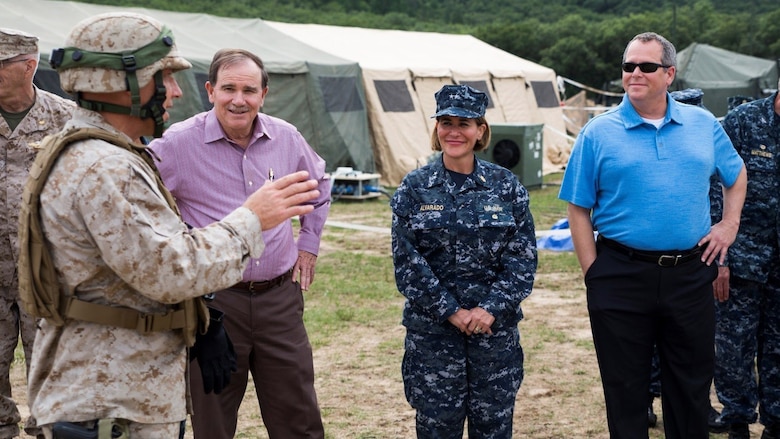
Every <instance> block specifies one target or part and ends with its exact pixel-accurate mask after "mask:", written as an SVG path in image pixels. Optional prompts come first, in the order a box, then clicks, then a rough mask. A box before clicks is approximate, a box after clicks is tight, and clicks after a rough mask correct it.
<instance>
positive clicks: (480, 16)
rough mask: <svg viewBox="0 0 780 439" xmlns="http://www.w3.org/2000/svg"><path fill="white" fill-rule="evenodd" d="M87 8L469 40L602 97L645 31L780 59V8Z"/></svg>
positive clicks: (585, 3)
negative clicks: (445, 35) (460, 36)
mask: <svg viewBox="0 0 780 439" xmlns="http://www.w3.org/2000/svg"><path fill="white" fill-rule="evenodd" d="M84 1H85V2H88V3H102V4H111V5H117V6H136V7H146V8H152V9H164V10H173V11H187V12H202V13H208V14H214V15H220V16H230V17H242V18H247V17H256V18H262V19H265V20H272V21H283V22H293V23H320V24H328V25H339V26H359V27H367V28H377V29H401V30H414V31H435V32H446V33H468V34H471V35H474V36H475V37H477V38H479V39H481V40H483V41H485V42H487V43H489V44H492V45H494V46H496V47H499V48H501V49H503V50H505V51H507V52H510V53H513V54H515V55H517V56H520V57H523V58H526V59H529V60H531V61H534V62H538V63H540V64H543V65H546V66H548V67H551V68H552V69H554V70H555V71H556V72H557V73H558V74H559V75H561V76H564V77H567V78H571V79H573V80H575V81H578V82H581V83H584V84H586V85H589V86H592V87H596V88H602V87H604V84H605V83H607V82H609V81H611V80H613V79H615V78H619V77H620V69H619V64H620V60H621V57H622V54H623V49H624V48H625V45H626V43H627V42H628V41H629V40H630V39H631V38H632V37H633V36H634V35H636V34H638V33H640V32H645V31H654V32H658V33H660V34H662V35H664V36H666V37H667V38H669V40H670V41H672V42H673V43H674V44H675V46H676V47H677V49H678V50H682V49H684V48H685V47H687V46H688V45H690V44H691V43H694V42H697V43H704V44H710V45H713V46H716V47H721V48H723V49H727V50H732V51H735V52H740V53H744V54H748V55H752V56H757V57H761V58H766V59H778V58H780V6H778V2H777V0H751V1H748V2H735V1H733V0H645V1H642V2H637V1H635V0H492V1H489V2H474V1H466V0H451V1H449V2H446V3H442V2H440V1H434V0H291V1H283V0H222V1H219V2H214V1H208V0H84ZM207 32H208V30H206V29H204V33H207Z"/></svg>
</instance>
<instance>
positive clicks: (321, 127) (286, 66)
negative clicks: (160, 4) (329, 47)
mask: <svg viewBox="0 0 780 439" xmlns="http://www.w3.org/2000/svg"><path fill="white" fill-rule="evenodd" d="M116 11H130V12H138V13H142V14H146V15H149V16H151V17H154V18H156V19H158V20H160V21H162V22H163V23H165V24H166V25H168V27H170V28H171V29H172V30H173V32H174V36H175V38H176V43H177V45H178V47H179V51H180V52H181V54H182V56H184V57H185V58H187V59H188V60H189V61H190V62H191V63H192V65H193V68H192V69H189V70H186V71H183V72H180V73H178V74H177V75H178V80H179V83H180V86H181V87H182V90H183V92H184V97H183V98H182V99H179V100H178V101H177V102H176V104H175V105H174V108H173V110H172V111H171V116H172V117H171V120H172V121H178V120H182V119H184V118H186V117H189V116H191V115H193V114H196V113H198V112H201V111H204V110H206V109H209V108H210V107H211V105H210V103H209V102H208V98H207V96H206V95H205V90H204V88H203V84H204V83H205V81H206V80H207V77H208V66H209V64H210V62H211V58H212V57H213V55H214V53H215V52H216V51H217V50H219V49H222V48H228V47H230V48H242V49H247V50H250V51H252V52H253V53H255V54H257V55H259V56H260V57H261V58H262V59H263V62H264V63H265V66H266V71H267V72H268V74H269V76H270V80H269V88H270V90H269V92H268V95H267V97H266V99H265V105H264V107H263V112H265V113H267V114H270V115H273V116H277V117H280V118H282V119H285V120H287V121H289V122H291V123H292V124H294V125H295V126H296V127H297V128H298V129H299V130H300V132H301V134H303V136H304V137H305V138H306V140H307V141H308V142H309V144H311V146H312V147H313V148H314V149H315V150H316V151H317V152H318V153H319V154H320V155H321V156H322V157H323V158H324V159H325V160H326V161H327V169H328V170H329V171H333V170H335V169H336V168H337V167H342V166H345V167H352V168H354V169H358V170H361V171H367V172H373V171H374V169H375V168H374V157H373V150H372V148H371V143H370V138H369V131H368V117H367V114H366V104H365V102H366V98H365V91H364V88H363V81H362V73H361V69H360V66H359V65H358V63H357V62H355V61H351V60H346V59H343V58H340V57H338V56H335V55H332V54H330V53H327V52H324V51H322V50H319V49H316V48H314V47H312V46H310V45H307V44H304V43H302V42H300V41H298V40H296V39H294V38H292V37H289V36H287V35H285V34H284V33H282V32H281V31H279V30H276V29H274V28H273V27H271V26H269V25H267V24H266V23H265V22H264V21H263V20H261V19H238V18H224V17H217V16H213V15H208V14H194V13H182V12H171V11H160V10H153V9H144V8H129V7H117V6H105V5H94V4H87V3H77V2H67V1H50V0H25V1H3V2H0V27H7V28H14V29H19V30H23V31H25V32H29V33H31V34H33V35H36V36H38V37H39V38H40V42H39V46H40V51H41V58H42V62H41V63H40V67H39V72H38V74H37V75H36V84H38V85H39V87H41V88H43V89H48V90H50V91H55V92H59V93H60V94H64V93H63V92H62V91H61V90H60V89H59V79H58V77H57V75H56V73H55V72H53V71H52V70H51V69H49V68H48V62H46V60H48V54H49V53H51V50H52V49H54V48H57V47H62V46H63V45H64V43H65V38H66V36H67V35H68V32H69V31H70V29H71V28H72V27H73V26H74V25H75V24H76V23H78V22H79V21H81V20H82V19H84V18H87V17H89V16H92V15H95V14H99V13H104V12H116Z"/></svg>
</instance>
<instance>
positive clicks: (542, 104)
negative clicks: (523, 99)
mask: <svg viewBox="0 0 780 439" xmlns="http://www.w3.org/2000/svg"><path fill="white" fill-rule="evenodd" d="M531 88H533V89H534V96H536V105H537V106H538V107H539V108H555V107H558V106H560V105H561V104H560V103H559V102H558V95H557V93H556V92H555V87H553V84H552V82H550V81H531Z"/></svg>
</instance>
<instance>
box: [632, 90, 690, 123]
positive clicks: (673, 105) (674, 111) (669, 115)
mask: <svg viewBox="0 0 780 439" xmlns="http://www.w3.org/2000/svg"><path fill="white" fill-rule="evenodd" d="M618 111H620V114H621V116H622V118H623V123H624V124H625V126H626V129H631V128H636V127H638V126H640V125H642V124H643V123H645V121H644V120H643V119H642V116H640V115H639V113H637V111H636V109H635V108H634V106H633V105H631V101H630V100H629V99H628V94H624V95H623V101H622V102H621V103H620V106H619V107H618ZM670 122H674V123H676V124H678V125H682V124H683V123H682V117H681V113H680V104H679V103H678V102H677V101H675V100H674V98H672V96H671V95H670V94H669V92H666V114H665V115H664V121H663V123H662V124H661V126H663V125H666V124H667V123H670Z"/></svg>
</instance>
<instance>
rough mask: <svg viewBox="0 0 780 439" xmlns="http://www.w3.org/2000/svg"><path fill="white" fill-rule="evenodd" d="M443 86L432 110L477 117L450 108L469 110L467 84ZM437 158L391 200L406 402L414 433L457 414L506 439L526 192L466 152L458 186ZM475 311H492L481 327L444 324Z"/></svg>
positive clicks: (452, 429)
mask: <svg viewBox="0 0 780 439" xmlns="http://www.w3.org/2000/svg"><path fill="white" fill-rule="evenodd" d="M447 87H453V88H452V89H447V90H445V89H446V88H447ZM445 89H443V90H442V91H440V92H439V93H437V106H438V109H439V110H440V111H439V112H438V113H437V115H439V114H440V113H442V112H444V114H445V115H453V114H452V113H447V112H446V108H448V106H450V105H451V106H455V107H456V111H454V113H455V114H454V115H455V116H459V117H470V118H476V117H477V116H475V115H474V114H473V113H468V112H466V113H463V112H459V111H457V110H462V108H459V106H461V107H462V106H465V107H466V108H467V109H468V108H469V107H470V104H469V102H468V101H467V99H468V98H469V96H470V95H472V94H474V92H475V90H473V89H471V88H470V87H467V86H445ZM448 93H452V94H451V95H450V96H451V97H453V98H454V100H455V102H449V101H447V99H446V97H445V96H444V95H446V94H448ZM480 93H481V92H480ZM481 95H482V96H481V97H484V96H485V95H484V94H483V93H482V94H481ZM484 99H486V98H484ZM464 100H465V101H466V102H465V103H464V102H463V101H464ZM479 100H480V99H479V97H478V101H479ZM442 108H444V109H445V110H441V109H442ZM481 109H482V114H484V108H481ZM464 114H465V116H463V115H464ZM476 114H479V111H477V112H476ZM460 120H461V121H462V120H463V119H460ZM481 120H484V119H481ZM439 123H441V122H437V127H438V126H439ZM455 125H457V122H455ZM437 129H439V130H440V129H441V128H437ZM435 136H436V132H435V133H434V137H435ZM485 143H486V142H485ZM434 145H435V143H434ZM478 147H479V146H478ZM484 147H486V146H482V148H484ZM434 149H435V146H434ZM445 156H446V150H445V154H444V155H443V156H442V158H441V159H437V160H435V161H434V162H433V163H431V164H429V165H427V166H425V167H423V168H420V169H417V170H415V171H412V172H411V173H409V174H408V175H407V176H406V177H405V178H404V179H403V181H402V182H401V185H400V186H399V187H398V190H397V191H396V192H395V194H394V196H393V198H392V201H391V207H392V212H393V223H392V234H393V243H392V248H393V261H394V263H395V277H396V283H397V286H398V289H399V291H400V292H401V293H402V294H403V295H404V296H405V297H406V299H407V300H406V304H405V306H404V310H403V324H404V326H406V329H407V335H406V340H405V343H404V347H405V350H406V351H405V355H404V359H403V363H402V375H403V380H404V387H405V393H406V398H407V400H408V401H409V403H410V404H411V406H412V407H414V408H415V409H416V410H417V415H416V424H417V435H418V437H420V438H455V437H458V438H459V437H461V436H462V434H463V425H464V420H465V419H468V426H469V437H470V438H472V439H479V438H483V439H484V438H511V437H512V415H513V411H514V402H515V398H516V395H517V391H518V389H519V387H520V384H521V382H522V380H523V350H522V347H521V345H520V334H519V331H518V322H519V321H520V320H521V319H522V317H523V314H522V310H521V307H520V302H521V301H522V300H523V299H525V298H526V297H528V295H529V294H530V293H531V289H532V286H533V282H534V276H535V273H536V264H537V254H536V239H535V234H534V224H533V218H532V217H531V213H530V211H529V207H528V203H529V198H528V192H527V191H526V189H525V188H524V187H523V186H522V185H521V184H520V182H519V181H518V179H517V177H516V176H515V175H513V174H512V173H511V172H510V171H508V170H507V169H505V168H502V167H500V166H497V165H495V164H492V163H489V162H485V161H482V160H479V159H476V158H474V156H473V155H471V156H467V157H466V159H465V160H469V159H471V160H473V172H472V173H471V174H469V175H464V174H460V179H461V180H462V181H459V182H456V181H457V177H453V176H454V175H456V174H453V173H452V172H450V169H448V168H445V162H444V161H443V159H444V157H445ZM478 308H482V309H483V310H485V311H487V313H489V314H490V315H492V316H493V317H495V321H494V322H493V323H492V325H490V328H489V330H483V328H481V327H480V326H476V327H473V326H472V325H469V326H467V327H465V328H459V327H457V326H455V325H454V324H453V323H450V322H451V321H450V320H449V319H450V318H451V317H452V316H453V315H455V314H456V313H457V312H460V311H461V310H464V309H465V310H476V309H478ZM472 330H473V332H472Z"/></svg>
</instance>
